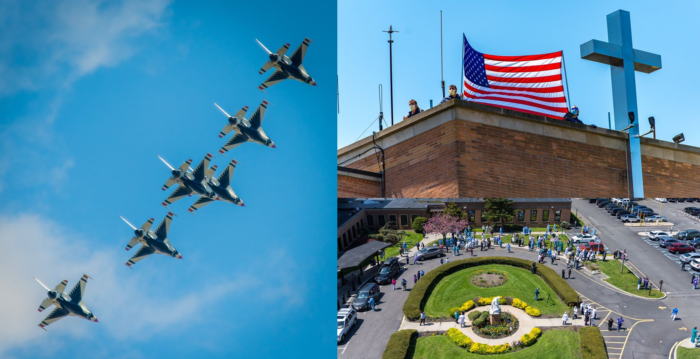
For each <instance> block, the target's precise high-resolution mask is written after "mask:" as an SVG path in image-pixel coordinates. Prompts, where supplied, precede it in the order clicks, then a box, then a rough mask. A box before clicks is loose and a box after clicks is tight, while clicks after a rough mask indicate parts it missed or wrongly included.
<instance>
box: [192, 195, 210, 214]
mask: <svg viewBox="0 0 700 359" xmlns="http://www.w3.org/2000/svg"><path fill="white" fill-rule="evenodd" d="M212 202H214V200H213V199H211V198H209V197H204V196H202V197H199V199H198V200H197V202H195V203H194V204H193V205H192V206H190V208H189V209H187V210H188V211H190V213H194V211H196V210H198V209H200V208H202V207H204V206H206V205H208V204H209V203H212Z"/></svg>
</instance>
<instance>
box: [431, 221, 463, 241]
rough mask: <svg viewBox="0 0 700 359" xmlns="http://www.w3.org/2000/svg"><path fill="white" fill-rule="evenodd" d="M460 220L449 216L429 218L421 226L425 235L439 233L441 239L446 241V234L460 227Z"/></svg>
mask: <svg viewBox="0 0 700 359" xmlns="http://www.w3.org/2000/svg"><path fill="white" fill-rule="evenodd" d="M460 222H462V220H461V219H458V218H454V217H451V216H434V217H430V218H429V219H428V221H427V222H425V224H424V225H423V229H425V232H426V233H440V234H442V239H443V240H444V239H446V237H447V234H448V233H454V231H455V230H457V229H458V228H459V226H460Z"/></svg>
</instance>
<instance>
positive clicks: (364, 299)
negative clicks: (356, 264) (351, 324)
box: [352, 283, 381, 311]
mask: <svg viewBox="0 0 700 359" xmlns="http://www.w3.org/2000/svg"><path fill="white" fill-rule="evenodd" d="M379 293H381V292H380V291H379V285H378V284H377V283H367V284H365V285H364V286H363V287H362V288H360V290H359V291H358V292H357V297H355V299H354V300H353V301H352V307H353V308H355V310H358V311H360V310H367V309H369V308H370V306H369V298H375V301H376V297H377V296H379Z"/></svg>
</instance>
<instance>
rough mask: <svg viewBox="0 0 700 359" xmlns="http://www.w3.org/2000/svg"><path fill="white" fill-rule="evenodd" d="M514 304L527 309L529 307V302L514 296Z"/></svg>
mask: <svg viewBox="0 0 700 359" xmlns="http://www.w3.org/2000/svg"><path fill="white" fill-rule="evenodd" d="M513 306H514V307H516V308H519V309H525V308H527V303H525V302H523V301H522V300H520V299H518V298H513Z"/></svg>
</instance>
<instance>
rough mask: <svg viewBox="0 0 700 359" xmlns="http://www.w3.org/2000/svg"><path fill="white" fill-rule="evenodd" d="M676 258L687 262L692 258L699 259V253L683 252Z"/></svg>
mask: <svg viewBox="0 0 700 359" xmlns="http://www.w3.org/2000/svg"><path fill="white" fill-rule="evenodd" d="M678 258H679V259H680V260H681V262H685V263H688V262H690V261H692V260H700V253H695V252H690V253H684V254H681V255H680V256H679V257H678Z"/></svg>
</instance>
